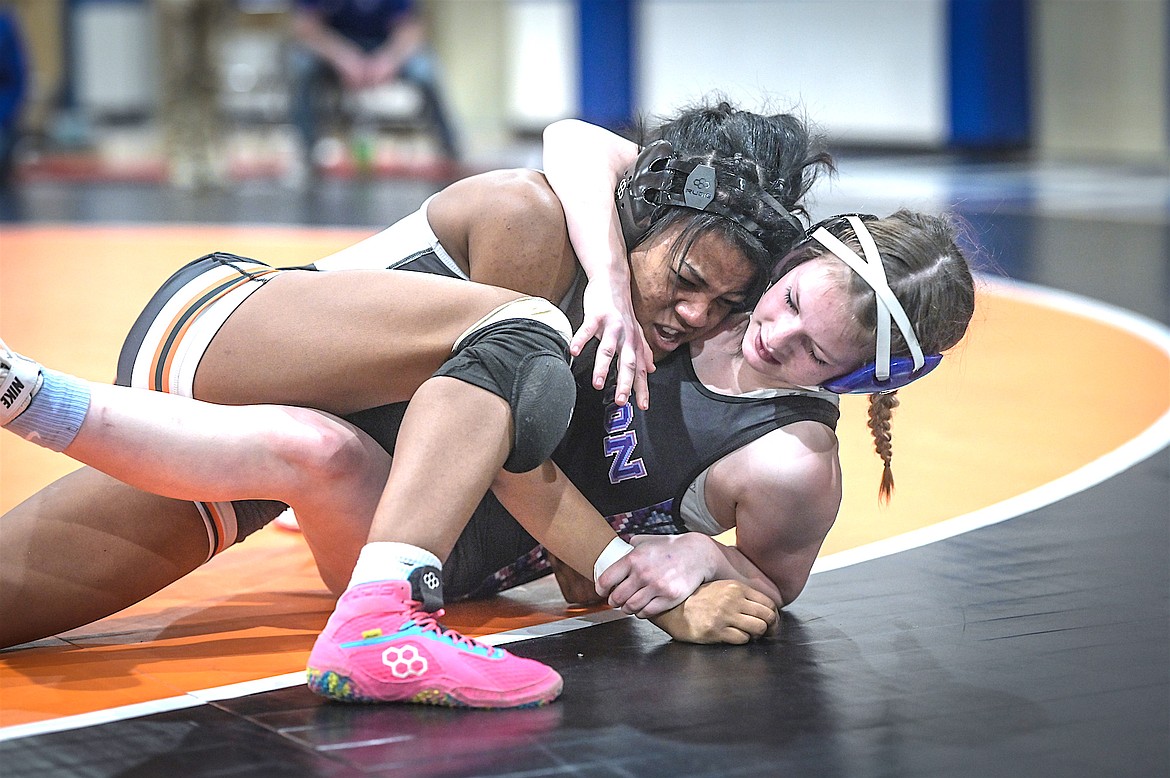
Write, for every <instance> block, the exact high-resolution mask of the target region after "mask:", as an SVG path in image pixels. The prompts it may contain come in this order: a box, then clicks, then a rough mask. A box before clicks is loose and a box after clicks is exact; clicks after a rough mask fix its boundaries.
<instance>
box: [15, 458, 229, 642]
mask: <svg viewBox="0 0 1170 778" xmlns="http://www.w3.org/2000/svg"><path fill="white" fill-rule="evenodd" d="M2 521H3V525H4V530H3V533H2V534H3V542H2V543H0V645H3V646H9V645H15V644H19V643H24V642H27V641H30V640H36V639H38V638H42V637H46V636H49V635H56V634H58V633H60V632H64V631H67V630H70V629H73V628H75V627H79V626H83V625H85V624H88V623H90V622H92V621H96V620H97V619H100V618H102V617H104V616H108V615H109V614H111V613H115V612H117V611H119V610H122V609H123V608H125V607H128V606H130V605H133V604H134V603H136V602H139V601H140V600H143V599H145V598H146V597H147V596H149V595H151V594H153V593H154V592H156V591H158V590H159V589H161V588H163V587H164V586H166V585H167V584H170V583H172V582H174V581H176V580H178V579H179V578H182V577H183V576H184V575H186V574H187V573H189V572H190V571H192V570H194V569H195V568H196V567H198V566H199V565H200V564H202V563H203V561H204V560H205V559H206V558H207V551H208V540H207V530H206V528H205V525H204V523H203V519H202V518H201V517H200V515H199V513H198V511H197V510H196V508H195V506H194V504H192V503H189V502H183V501H179V500H170V499H167V498H165V497H158V496H156V495H152V494H147V493H146V492H141V491H139V490H137V489H134V488H133V487H130V486H127V485H126V484H123V483H121V482H120V481H116V480H115V479H113V478H110V477H109V476H107V475H105V474H103V473H100V472H98V471H97V470H93V469H92V468H88V467H83V468H81V469H80V470H77V471H74V472H73V473H70V474H69V475H66V476H64V477H63V478H60V479H58V480H57V481H55V482H54V483H52V484H50V485H49V486H46V487H45V488H44V489H42V490H41V491H39V492H37V493H36V494H34V495H33V496H32V497H30V498H28V499H27V500H25V501H24V502H22V503H20V504H19V505H17V506H16V507H15V508H13V509H12V510H11V511H9V512H8V513H7V514H5V515H4V517H3V519H2Z"/></svg>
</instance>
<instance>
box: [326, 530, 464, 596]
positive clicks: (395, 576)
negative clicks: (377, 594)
mask: <svg viewBox="0 0 1170 778" xmlns="http://www.w3.org/2000/svg"><path fill="white" fill-rule="evenodd" d="M419 567H434V568H436V569H439V570H441V569H442V568H443V563H442V562H440V561H439V558H438V557H437V556H435V555H434V554H432V553H431V552H430V551H427V550H426V549H425V548H419V547H418V546H412V545H410V544H409V543H394V542H391V541H377V542H374V543H367V544H366V545H365V546H363V547H362V552H361V554H359V555H358V561H357V564H356V565H354V568H353V575H351V576H350V578H349V586H348V587H347V588H346V591H348V590H349V589H352V588H353V587H355V586H358V585H360V584H367V583H373V582H374V581H405V580H408V579H409V578H410V574H411V573H412V572H413V571H414V570H415V569H416V568H419Z"/></svg>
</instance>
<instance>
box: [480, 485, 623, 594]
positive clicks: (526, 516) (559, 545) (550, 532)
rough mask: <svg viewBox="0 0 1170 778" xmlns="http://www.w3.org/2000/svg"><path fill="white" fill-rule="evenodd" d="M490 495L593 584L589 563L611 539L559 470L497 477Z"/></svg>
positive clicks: (610, 531) (601, 520) (610, 532)
mask: <svg viewBox="0 0 1170 778" xmlns="http://www.w3.org/2000/svg"><path fill="white" fill-rule="evenodd" d="M492 491H493V492H494V493H495V495H496V498H497V499H499V501H500V503H501V504H502V505H503V506H504V507H505V508H507V509H508V512H509V513H511V514H512V515H513V516H514V517H515V518H516V520H517V521H519V522H520V524H521V526H523V527H524V529H526V530H528V532H529V533H530V534H531V535H532V536H533V537H534V538H536V540H537V541H538V542H540V543H541V545H543V546H544V547H545V548H547V549H548V550H549V551H550V552H551V553H552V554H553V555H555V556H556V557H557V558H559V559H560V560H561V561H562V562H564V563H565V564H567V565H568V566H569V567H571V568H572V569H573V570H575V571H577V572H578V573H580V574H581V575H583V576H585V577H586V578H588V579H589V580H590V581H592V580H593V563H594V562H596V561H597V558H598V557H599V556H600V555H601V552H602V551H603V550H604V549H605V547H606V546H607V545H609V543H610V541H612V540H613V539H614V538H615V537H617V535H616V534H615V533H614V531H613V529H612V528H611V527H610V526H609V524H608V523H607V522H606V521H605V519H604V518H602V516H601V514H600V513H598V512H597V510H596V509H595V508H594V507H593V506H592V505H590V504H589V501H588V500H586V499H585V497H584V496H583V495H582V494H581V492H579V491H578V490H577V488H576V487H575V486H573V484H572V483H571V482H570V481H569V479H568V478H567V477H566V476H565V474H564V473H562V472H561V469H560V468H559V467H557V466H556V465H554V464H553V463H552V462H545V463H544V464H543V465H541V466H540V467H539V468H537V469H536V470H532V471H530V472H527V473H508V472H504V473H501V474H500V476H499V477H498V478H497V479H496V482H495V483H494V484H493V485H492Z"/></svg>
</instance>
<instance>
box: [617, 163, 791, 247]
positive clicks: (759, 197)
mask: <svg viewBox="0 0 1170 778" xmlns="http://www.w3.org/2000/svg"><path fill="white" fill-rule="evenodd" d="M721 191H739V192H741V193H743V194H744V195H746V196H747V197H748V198H750V200H749V201H762V202H764V203H766V204H767V205H768V206H769V207H771V209H772V210H773V211H774V212H775V213H776V215H777V216H778V217H779V218H780V219H781V220H782V221H783V222H784V224H785V228H783V229H781V230H776V229H771V230H767V229H764V228H763V227H761V226H760V225H759V224H758V223H757V222H756V221H755V219H753V218H752V217H751V216H750V215H748V214H746V213H743V212H741V211H737V210H734V209H732V208H729V207H728V206H727V205H726V204H725V202H722V201H729V199H728V198H726V197H723V198H719V197H717V196H716V195H717V194H718V193H719V192H721ZM614 198H615V199H616V200H617V211H618V217H619V218H620V220H621V225H622V234H623V236H624V237H625V240H626V248H627V249H632V248H634V246H636V245H638V243H639V242H641V240H642V239H643V238H645V237H646V233H648V232H649V231H650V228H651V227H652V226H653V225H654V222H655V219H654V215H655V211H656V210H657V209H658V206H661V205H677V206H682V207H684V208H694V209H695V210H697V211H707V212H709V213H714V214H718V215H719V216H722V217H724V218H727V219H731V220H732V221H734V222H735V223H736V224H739V225H740V226H741V227H743V228H744V229H745V230H747V231H748V232H750V233H751V234H752V235H754V236H755V237H756V238H757V239H759V240H760V241H761V242H762V243H763V244H764V246H766V247H767V248H768V249H769V251H772V252H773V253H784V252H786V251H787V249H788V247H789V246H791V244H792V243H793V242H794V241H796V240H797V239H798V238H800V237H802V236H803V235H804V225H803V224H801V222H800V220H799V219H798V218H796V217H795V216H793V215H792V213H790V212H789V210H788V209H787V208H785V207H784V206H783V205H782V204H781V203H780V201H779V200H777V199H776V198H775V197H773V196H772V195H771V194H769V193H768V192H767V191H766V190H765V189H764V188H763V187H762V186H760V185H759V184H758V183H756V182H753V181H749V180H748V179H746V178H744V177H743V176H740V175H738V174H735V173H731V172H728V171H727V170H726V169H724V168H721V167H718V166H716V165H715V164H708V163H706V162H703V161H702V160H698V159H687V160H683V159H679V158H678V156H677V155H676V154H675V153H674V149H673V148H672V147H671V145H670V142H669V141H666V140H659V141H655V142H654V143H651V144H650V145H649V146H647V147H646V148H644V149H642V152H641V153H640V154H638V158H637V159H636V160H634V164H632V165H630V167H629V168H627V170H626V172H625V173H623V174H622V177H621V179H620V180H619V181H618V185H617V189H616V190H615V191H614ZM721 200H722V201H721ZM778 233H782V234H778ZM778 238H782V241H783V244H784V245H783V246H780V245H777V244H778V241H777V239H778Z"/></svg>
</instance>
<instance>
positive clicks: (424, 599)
mask: <svg viewBox="0 0 1170 778" xmlns="http://www.w3.org/2000/svg"><path fill="white" fill-rule="evenodd" d="M407 581H409V582H410V596H411V599H413V600H414V601H415V602H417V603H419V604H421V605H422V609H423V610H424V611H427V612H429V613H434V612H435V611H437V610H438V609H439V608H442V607H443V577H442V575H441V574H440V573H439V569H438V568H436V567H431V566H430V565H424V566H423V567H416V568H415V569H414V570H412V571H411V573H410V575H409V576H407Z"/></svg>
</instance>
